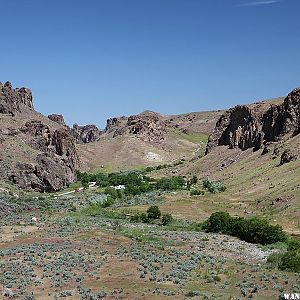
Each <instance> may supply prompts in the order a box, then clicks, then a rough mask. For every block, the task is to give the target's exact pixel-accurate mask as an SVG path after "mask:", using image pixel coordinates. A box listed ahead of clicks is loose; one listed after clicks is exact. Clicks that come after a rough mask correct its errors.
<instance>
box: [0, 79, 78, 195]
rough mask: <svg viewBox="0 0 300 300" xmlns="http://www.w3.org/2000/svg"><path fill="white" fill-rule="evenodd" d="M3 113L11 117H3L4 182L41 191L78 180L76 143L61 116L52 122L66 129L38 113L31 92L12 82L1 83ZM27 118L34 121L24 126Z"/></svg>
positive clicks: (1, 173)
mask: <svg viewBox="0 0 300 300" xmlns="http://www.w3.org/2000/svg"><path fill="white" fill-rule="evenodd" d="M0 113H1V114H6V115H8V116H6V117H5V118H0V120H1V128H0V142H1V148H2V149H4V151H2V152H1V151H0V152H1V153H0V156H1V157H0V177H1V179H5V180H10V181H11V182H13V183H15V184H17V185H18V186H19V187H20V188H23V189H30V190H35V191H40V192H44V191H47V192H51V191H57V190H60V189H62V188H64V187H66V186H67V185H69V184H70V183H72V182H73V181H74V180H75V178H76V169H77V168H78V166H79V160H78V156H77V153H76V148H75V140H74V138H73V136H72V134H71V132H70V129H69V128H68V127H67V126H65V123H64V120H63V117H62V116H61V115H51V116H49V119H51V120H53V121H55V122H57V123H58V124H60V125H63V126H62V127H59V126H57V125H55V124H52V125H51V122H49V121H47V119H46V118H44V117H43V116H42V115H40V114H38V113H37V112H35V111H34V109H33V103H32V93H31V91H30V90H29V89H27V88H16V89H13V88H12V85H11V83H10V82H6V83H5V84H4V85H3V84H1V83H0ZM24 118H30V120H28V121H26V122H25V123H24ZM43 118H44V120H45V122H44V121H42V120H43ZM57 128H58V129H57Z"/></svg>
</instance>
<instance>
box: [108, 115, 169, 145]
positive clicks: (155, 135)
mask: <svg viewBox="0 0 300 300" xmlns="http://www.w3.org/2000/svg"><path fill="white" fill-rule="evenodd" d="M105 132H106V133H113V137H117V136H122V135H126V134H129V135H133V136H136V137H138V138H140V139H141V140H143V141H146V142H160V141H162V140H164V139H165V136H166V133H167V130H166V124H165V123H164V122H163V121H162V120H161V119H160V118H159V117H158V116H156V115H154V114H151V115H150V114H141V115H134V116H130V117H129V118H125V117H122V118H112V119H109V120H107V126H106V129H105Z"/></svg>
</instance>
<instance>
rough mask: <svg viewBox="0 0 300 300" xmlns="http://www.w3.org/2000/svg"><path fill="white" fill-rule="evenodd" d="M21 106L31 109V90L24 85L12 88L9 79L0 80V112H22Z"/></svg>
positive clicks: (11, 113) (14, 113) (13, 114)
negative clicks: (4, 81) (5, 80)
mask: <svg viewBox="0 0 300 300" xmlns="http://www.w3.org/2000/svg"><path fill="white" fill-rule="evenodd" d="M23 106H25V107H28V108H29V109H33V103H32V93H31V90H30V89H27V88H24V87H22V88H16V89H13V88H12V85H11V83H10V82H9V81H7V82H6V83H5V84H2V83H1V82H0V113H1V114H9V115H12V116H15V115H16V113H20V112H22V109H23Z"/></svg>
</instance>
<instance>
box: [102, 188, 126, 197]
mask: <svg viewBox="0 0 300 300" xmlns="http://www.w3.org/2000/svg"><path fill="white" fill-rule="evenodd" d="M104 194H106V195H109V196H110V197H111V198H113V199H117V198H121V197H122V194H121V191H120V190H116V189H114V188H112V187H107V188H106V189H105V190H104Z"/></svg>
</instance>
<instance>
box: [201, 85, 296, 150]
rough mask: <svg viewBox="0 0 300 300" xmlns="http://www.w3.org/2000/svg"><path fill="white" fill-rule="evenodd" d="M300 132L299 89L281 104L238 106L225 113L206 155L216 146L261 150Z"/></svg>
mask: <svg viewBox="0 0 300 300" xmlns="http://www.w3.org/2000/svg"><path fill="white" fill-rule="evenodd" d="M299 132H300V89H299V88H298V89H295V90H293V91H292V92H291V93H290V94H289V95H288V96H287V97H286V98H285V100H284V102H283V103H282V104H279V105H274V104H269V105H268V104H267V103H258V104H255V105H250V106H245V105H243V106H236V107H234V108H232V109H230V110H228V111H227V112H225V113H224V114H223V115H222V116H221V117H220V119H219V120H218V121H217V124H216V127H215V129H214V131H213V133H212V134H211V135H210V137H209V140H208V144H207V148H206V154H208V153H209V152H210V151H211V150H212V149H213V148H214V147H216V146H222V145H223V146H226V145H227V146H229V148H240V149H242V150H246V149H248V148H253V150H254V151H255V150H258V149H260V148H261V147H262V145H263V144H264V143H267V142H272V141H278V140H279V139H280V138H281V137H282V136H284V135H286V134H289V133H290V134H292V135H296V134H299Z"/></svg>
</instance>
